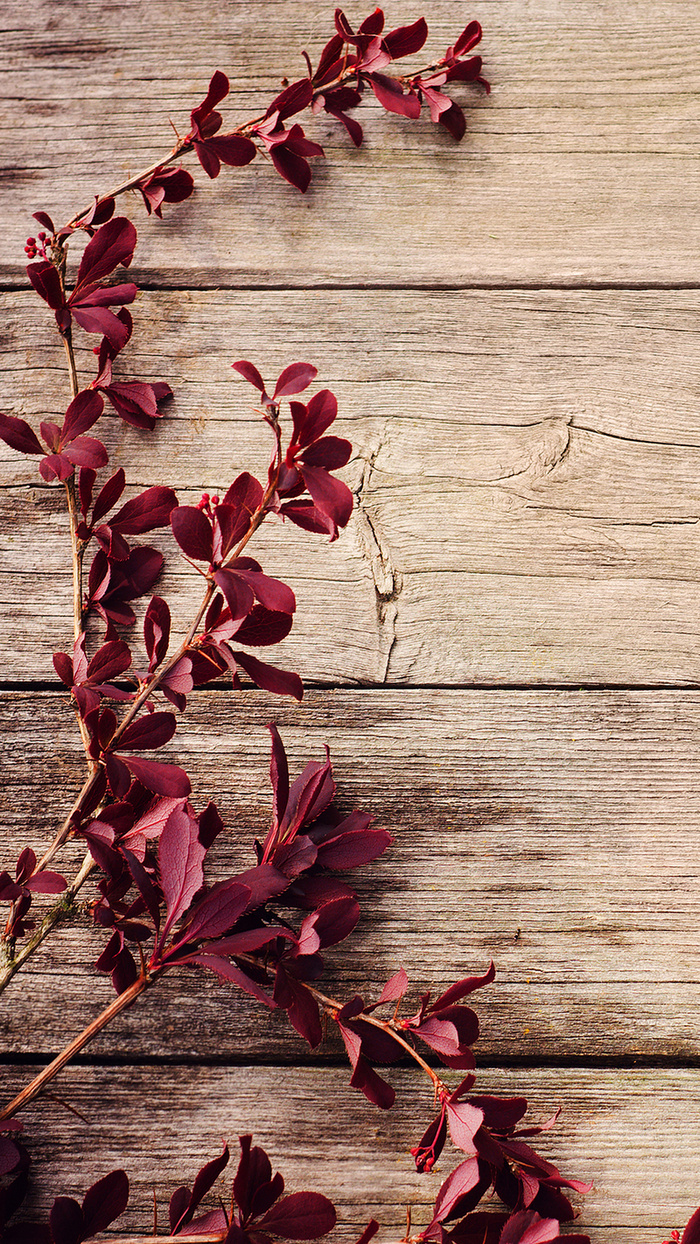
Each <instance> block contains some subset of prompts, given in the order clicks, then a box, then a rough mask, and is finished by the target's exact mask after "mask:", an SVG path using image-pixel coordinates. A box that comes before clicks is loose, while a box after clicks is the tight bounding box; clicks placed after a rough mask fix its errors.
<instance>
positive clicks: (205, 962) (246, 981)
mask: <svg viewBox="0 0 700 1244" xmlns="http://www.w3.org/2000/svg"><path fill="white" fill-rule="evenodd" d="M188 962H190V963H193V964H196V965H198V966H199V967H202V968H208V969H209V970H210V971H211V972H216V974H217V976H222V977H223V979H224V980H227V981H231V983H232V984H233V985H237V986H238V988H239V989H242V990H243V992H244V993H249V994H251V996H252V997H253V998H257V1000H258V1002H264V1003H265V1005H266V1006H269V1007H270V1010H273V1011H275V1010H277V1003H276V1002H274V1001H273V999H272V998H271V997H270V995H269V994H267V993H265V990H264V989H261V988H260V986H259V985H258V984H256V982H255V981H254V980H251V978H250V976H248V975H247V974H246V973H245V972H243V971H242V970H241V969H240V968H237V967H236V966H235V964H233V963H229V961H228V959H222V958H221V957H220V956H218V955H192V957H191V958H190V959H189V960H188Z"/></svg>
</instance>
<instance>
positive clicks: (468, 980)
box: [429, 961, 496, 1011]
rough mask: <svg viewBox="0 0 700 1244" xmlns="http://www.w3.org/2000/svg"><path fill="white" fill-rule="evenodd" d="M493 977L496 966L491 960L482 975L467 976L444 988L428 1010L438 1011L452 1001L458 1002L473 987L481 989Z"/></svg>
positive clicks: (470, 991) (494, 976)
mask: <svg viewBox="0 0 700 1244" xmlns="http://www.w3.org/2000/svg"><path fill="white" fill-rule="evenodd" d="M495 978H496V967H495V964H494V963H493V961H492V962H491V964H490V965H489V967H488V969H487V971H486V972H484V975H483V976H467V977H465V978H464V980H461V981H457V983H456V984H454V985H450V988H449V989H446V990H445V992H444V993H443V994H440V997H439V998H436V1000H435V1002H433V1003H432V1005H431V1006H430V1007H429V1010H431V1011H439V1010H442V1009H443V1008H444V1007H446V1006H451V1005H452V1004H453V1003H454V1002H458V1001H459V999H460V998H466V997H467V995H468V994H470V993H473V992H474V990H475V989H481V988H482V987H483V986H484V985H490V984H491V982H492V981H493V980H495Z"/></svg>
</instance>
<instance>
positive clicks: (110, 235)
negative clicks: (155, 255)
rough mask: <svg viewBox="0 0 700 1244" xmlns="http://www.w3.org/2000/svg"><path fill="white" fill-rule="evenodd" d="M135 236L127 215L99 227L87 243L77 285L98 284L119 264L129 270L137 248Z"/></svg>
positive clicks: (116, 217) (117, 217)
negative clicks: (97, 282) (95, 282)
mask: <svg viewBox="0 0 700 1244" xmlns="http://www.w3.org/2000/svg"><path fill="white" fill-rule="evenodd" d="M136 241H137V234H136V230H135V228H134V226H133V225H132V223H131V221H130V220H127V218H126V216H115V217H114V218H113V219H112V220H109V221H108V222H107V224H105V225H102V227H101V228H100V229H98V230H97V233H96V234H95V236H94V237H93V238H91V240H90V241H89V242H88V244H87V246H86V247H85V251H84V253H83V257H82V259H81V261H80V267H79V268H78V286H80V285H86V284H88V282H92V281H101V280H102V278H103V277H105V276H108V275H109V273H110V272H113V271H114V269H115V268H116V267H117V265H118V264H123V265H124V267H125V268H128V267H129V264H130V263H131V261H132V259H133V257H134V251H135V249H136Z"/></svg>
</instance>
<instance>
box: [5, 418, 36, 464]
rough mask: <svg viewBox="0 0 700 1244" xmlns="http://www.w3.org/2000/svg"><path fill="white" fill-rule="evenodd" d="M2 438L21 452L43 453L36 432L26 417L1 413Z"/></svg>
mask: <svg viewBox="0 0 700 1244" xmlns="http://www.w3.org/2000/svg"><path fill="white" fill-rule="evenodd" d="M0 439H1V440H3V441H4V442H5V444H6V445H9V446H10V447H11V448H12V449H17V450H18V451H19V453H21V454H43V452H44V451H43V449H42V447H41V445H40V444H39V441H38V439H37V436H36V433H35V432H33V431H32V429H31V428H30V426H29V424H28V423H27V422H26V420H24V419H16V418H15V416H14V415H1V414H0Z"/></svg>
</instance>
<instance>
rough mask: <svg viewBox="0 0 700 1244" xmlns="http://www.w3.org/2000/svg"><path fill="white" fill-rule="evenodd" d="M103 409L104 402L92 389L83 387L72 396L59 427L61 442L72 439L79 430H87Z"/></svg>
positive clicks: (63, 443) (64, 442)
mask: <svg viewBox="0 0 700 1244" xmlns="http://www.w3.org/2000/svg"><path fill="white" fill-rule="evenodd" d="M103 409H104V402H103V401H102V398H101V397H100V395H99V393H95V391H94V390H93V389H84V390H83V392H82V393H79V394H78V396H77V397H74V398H73V401H72V402H71V404H70V406H69V407H68V410H67V411H66V416H65V419H64V420H63V427H62V428H61V444H62V445H65V444H66V443H67V442H68V441H72V440H73V439H74V437H76V436H78V435H79V434H80V433H81V432H87V430H88V428H91V427H92V425H93V423H96V422H97V420H98V419H99V417H100V415H101V414H102V411H103Z"/></svg>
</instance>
